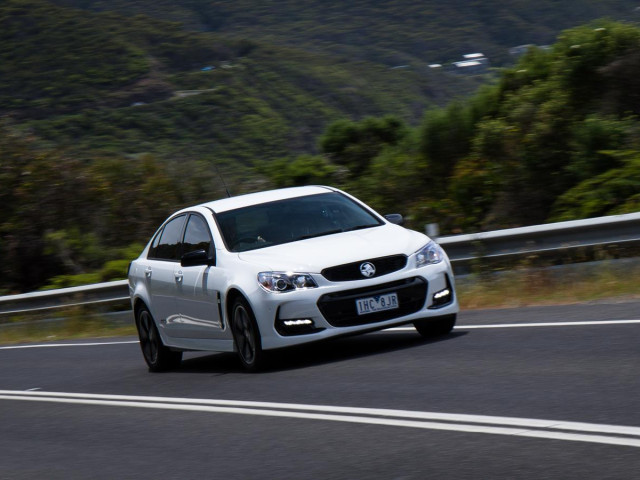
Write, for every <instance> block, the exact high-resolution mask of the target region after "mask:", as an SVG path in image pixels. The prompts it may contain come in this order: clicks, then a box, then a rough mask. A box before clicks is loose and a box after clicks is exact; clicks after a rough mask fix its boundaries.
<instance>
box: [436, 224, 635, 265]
mask: <svg viewBox="0 0 640 480" xmlns="http://www.w3.org/2000/svg"><path fill="white" fill-rule="evenodd" d="M438 243H439V244H440V245H442V247H443V248H444V249H445V250H446V252H447V255H449V258H450V259H451V261H452V263H454V264H455V263H463V262H469V261H471V260H475V259H477V258H487V259H498V258H507V257H513V256H524V255H534V254H545V253H549V252H562V251H569V250H572V249H577V248H588V247H604V246H610V245H632V244H638V243H640V213H628V214H624V215H612V216H608V217H597V218H590V219H587V220H571V221H568V222H557V223H548V224H545V225H535V226H531V227H520V228H509V229H505V230H496V231H492V232H482V233H474V234H469V235H455V236H450V237H440V238H439V239H438Z"/></svg>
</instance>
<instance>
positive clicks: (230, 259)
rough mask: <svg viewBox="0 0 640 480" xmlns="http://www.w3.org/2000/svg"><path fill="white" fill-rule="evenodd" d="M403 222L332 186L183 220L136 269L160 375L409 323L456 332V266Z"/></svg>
mask: <svg viewBox="0 0 640 480" xmlns="http://www.w3.org/2000/svg"><path fill="white" fill-rule="evenodd" d="M401 221H402V217H401V216H400V215H388V216H387V217H383V216H380V215H379V214H377V213H376V212H375V211H373V210H372V209H371V208H369V207H368V206H367V205H365V204H363V203H362V202H360V201H359V200H357V199H355V198H354V197H352V196H350V195H348V194H347V193H344V192H342V191H340V190H337V189H335V188H330V187H322V186H309V187H296V188H286V189H281V190H273V191H268V192H261V193H252V194H248V195H242V196H237V197H231V198H225V199H222V200H216V201H213V202H210V203H204V204H202V205H197V206H194V207H190V208H185V209H183V210H180V211H179V212H177V213H175V214H173V215H172V216H171V217H169V218H168V219H167V220H166V221H165V222H164V223H163V224H162V225H161V226H160V228H159V229H158V231H157V232H156V233H155V234H154V235H153V237H152V239H151V241H150V242H149V244H148V245H147V246H146V248H145V249H144V250H143V252H142V254H141V255H140V257H139V258H138V259H136V260H134V261H133V262H132V263H131V266H130V268H129V288H130V293H131V302H132V306H133V311H134V312H135V320H136V326H137V329H138V333H139V336H140V346H141V348H142V353H143V355H144V359H145V361H146V362H147V364H148V366H149V369H150V370H151V371H160V370H166V369H170V368H172V367H174V366H176V365H178V364H179V363H180V361H181V359H182V352H183V351H187V350H204V351H222V352H232V351H236V352H237V353H238V355H239V358H240V360H241V362H242V364H243V365H244V366H245V368H247V369H248V370H256V369H259V368H260V367H261V366H262V365H263V363H264V351H265V350H271V349H275V348H281V347H288V346H291V345H298V344H302V343H307V342H313V341H317V340H322V339H327V338H330V337H336V336H340V335H351V334H355V333H361V332H369V331H372V330H377V329H383V328H388V327H392V326H396V325H402V324H407V323H413V325H414V326H415V328H416V330H417V331H418V332H419V333H420V334H422V335H423V336H433V335H442V334H446V333H449V332H450V331H451V329H452V328H453V326H454V324H455V321H456V314H457V312H458V309H459V307H458V302H457V298H456V295H455V293H454V280H453V274H452V271H451V265H450V263H449V259H448V258H447V256H446V254H445V253H444V251H443V250H442V249H441V248H440V246H438V244H436V243H435V242H434V241H432V240H431V239H429V237H427V236H425V235H423V234H421V233H418V232H415V231H412V230H407V229H405V228H403V227H401V226H400V225H397V224H396V223H401Z"/></svg>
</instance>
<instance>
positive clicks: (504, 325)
mask: <svg viewBox="0 0 640 480" xmlns="http://www.w3.org/2000/svg"><path fill="white" fill-rule="evenodd" d="M634 323H635V324H637V323H640V319H639V320H593V321H586V322H544V323H494V324H490V325H456V326H455V327H454V329H455V330H472V329H479V328H524V327H579V326H591V325H624V324H634ZM381 332H415V328H413V327H392V328H387V329H385V330H381ZM378 333H379V332H378ZM134 343H139V342H138V340H128V341H121V342H90V343H41V344H33V345H8V346H5V347H0V350H19V349H23V348H54V347H94V346H101V345H128V344H134Z"/></svg>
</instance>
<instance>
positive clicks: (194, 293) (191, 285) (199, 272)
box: [173, 213, 223, 338]
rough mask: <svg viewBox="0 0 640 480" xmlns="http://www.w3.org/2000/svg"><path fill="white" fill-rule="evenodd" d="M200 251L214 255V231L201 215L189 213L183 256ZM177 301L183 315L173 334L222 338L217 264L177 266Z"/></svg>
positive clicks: (183, 243) (185, 336)
mask: <svg viewBox="0 0 640 480" xmlns="http://www.w3.org/2000/svg"><path fill="white" fill-rule="evenodd" d="M197 250H204V251H206V252H207V253H208V254H209V256H210V258H213V253H214V251H215V249H214V244H213V240H212V237H211V231H210V229H209V225H208V224H207V221H206V220H205V219H204V217H202V216H201V215H199V214H197V213H192V214H190V215H189V218H188V220H187V225H186V228H185V232H184V238H183V240H182V255H184V254H187V253H191V252H194V251H197ZM178 267H179V268H178V271H177V273H176V278H181V280H180V281H179V282H178V284H177V289H176V303H177V307H178V311H179V315H180V319H179V320H178V322H179V324H178V325H175V326H174V333H173V335H175V336H179V337H182V338H222V336H223V332H222V322H221V315H220V292H219V291H218V290H215V289H214V288H213V281H212V280H213V277H214V276H215V275H216V270H217V269H216V267H215V266H213V265H197V266H183V267H181V266H178Z"/></svg>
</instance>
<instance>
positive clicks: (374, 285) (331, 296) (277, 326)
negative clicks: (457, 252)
mask: <svg viewBox="0 0 640 480" xmlns="http://www.w3.org/2000/svg"><path fill="white" fill-rule="evenodd" d="M314 278H316V280H317V282H318V285H319V286H318V288H312V289H308V290H300V291H295V292H287V293H282V294H273V293H267V292H262V294H261V295H259V297H260V298H259V299H257V303H259V304H256V305H254V313H255V315H256V320H257V321H258V325H259V328H260V332H261V335H262V346H263V348H264V349H274V348H281V347H287V346H291V345H298V344H302V343H307V342H310V341H316V340H321V339H324V338H330V337H335V336H341V335H350V334H355V333H358V332H365V331H371V330H376V329H383V328H388V327H391V326H395V325H401V324H405V323H410V322H413V321H414V320H419V319H425V318H429V317H440V316H444V315H450V314H455V313H457V312H458V310H459V306H458V301H457V297H456V295H455V293H454V292H455V288H454V281H453V276H452V274H451V270H450V268H449V266H448V262H443V263H441V264H437V265H427V266H424V267H421V268H417V269H416V268H414V269H404V270H402V271H399V272H394V273H392V274H389V275H384V276H382V277H377V278H375V279H365V280H358V281H347V282H329V281H328V280H326V279H324V278H322V277H321V276H318V277H316V276H314ZM447 291H448V292H449V294H448V296H444V297H443V292H445V293H446V292H447ZM388 293H396V294H397V295H398V303H399V307H398V308H397V309H393V310H385V311H382V312H375V313H370V314H366V315H358V313H357V311H356V300H357V299H359V298H363V297H372V296H373V297H375V296H378V295H383V294H388Z"/></svg>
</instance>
